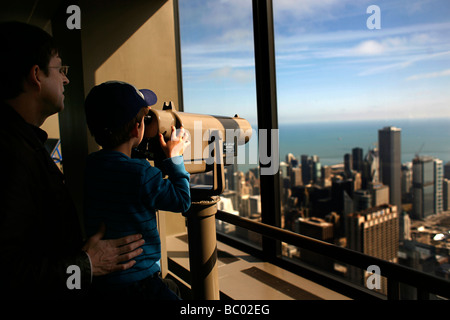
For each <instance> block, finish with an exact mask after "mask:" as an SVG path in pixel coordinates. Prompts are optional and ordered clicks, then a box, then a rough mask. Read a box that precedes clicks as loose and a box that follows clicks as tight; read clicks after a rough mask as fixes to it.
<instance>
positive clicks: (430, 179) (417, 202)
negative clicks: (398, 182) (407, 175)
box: [412, 156, 435, 219]
mask: <svg viewBox="0 0 450 320" xmlns="http://www.w3.org/2000/svg"><path fill="white" fill-rule="evenodd" d="M434 188H435V183H434V162H433V158H431V157H426V156H420V157H416V158H414V159H413V212H412V213H413V217H414V219H424V218H426V217H427V216H429V215H431V214H433V213H434V207H435V197H434V193H435V190H434Z"/></svg>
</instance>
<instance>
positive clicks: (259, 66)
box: [253, 0, 281, 258]
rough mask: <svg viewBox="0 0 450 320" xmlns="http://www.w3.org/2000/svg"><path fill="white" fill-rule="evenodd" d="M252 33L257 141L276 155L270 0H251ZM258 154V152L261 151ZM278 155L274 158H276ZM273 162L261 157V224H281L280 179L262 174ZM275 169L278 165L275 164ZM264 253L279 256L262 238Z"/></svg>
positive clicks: (276, 244)
mask: <svg viewBox="0 0 450 320" xmlns="http://www.w3.org/2000/svg"><path fill="white" fill-rule="evenodd" d="M253 32H254V43H255V75H256V98H257V111H258V129H259V130H261V129H262V130H265V131H264V132H265V133H266V135H265V136H264V137H261V135H259V141H260V143H261V141H263V142H264V140H261V139H265V140H266V142H267V148H266V150H268V152H267V156H269V155H271V156H272V159H273V158H274V157H273V155H274V154H275V153H278V152H279V151H278V145H277V146H276V148H274V146H273V145H271V141H272V132H271V129H278V116H277V94H276V91H277V89H276V76H275V48H274V31H273V10H272V0H253ZM277 143H278V141H277ZM260 152H261V149H260ZM278 156H279V155H278V154H277V159H278ZM271 165H274V164H273V163H270V164H265V163H261V157H260V194H261V208H262V209H261V211H262V212H261V219H262V221H263V222H264V223H266V224H269V225H273V226H280V225H281V200H280V192H281V191H280V177H279V172H278V170H277V172H276V173H275V174H261V172H262V168H266V167H270V166H271ZM275 165H276V166H277V167H278V164H275ZM262 246H263V251H264V252H265V254H266V256H267V257H268V258H269V257H277V256H279V255H280V254H281V245H280V243H279V242H278V241H274V240H273V239H268V238H266V237H263V241H262Z"/></svg>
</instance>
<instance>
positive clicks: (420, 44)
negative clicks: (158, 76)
mask: <svg viewBox="0 0 450 320" xmlns="http://www.w3.org/2000/svg"><path fill="white" fill-rule="evenodd" d="M251 3H252V1H251V0H179V8H180V34H181V55H182V73H183V93H184V110H185V111H186V112H195V113H205V114H218V115H226V116H227V115H229V116H234V115H235V114H236V113H237V114H239V115H240V116H241V117H244V118H246V119H248V120H249V121H250V123H252V124H254V123H256V83H255V64H254V49H253V24H252V4H251ZM373 5H375V6H376V8H375V9H376V11H373V10H368V8H369V9H371V8H372V7H371V6H373ZM273 9H274V31H275V54H276V76H277V84H276V85H277V105H278V120H279V122H280V124H282V123H301V122H317V121H345V120H369V119H382V120H387V119H416V118H450V1H448V0H408V1H405V0H389V1H381V0H370V1H366V0H358V1H354V0H320V1H318V0H273Z"/></svg>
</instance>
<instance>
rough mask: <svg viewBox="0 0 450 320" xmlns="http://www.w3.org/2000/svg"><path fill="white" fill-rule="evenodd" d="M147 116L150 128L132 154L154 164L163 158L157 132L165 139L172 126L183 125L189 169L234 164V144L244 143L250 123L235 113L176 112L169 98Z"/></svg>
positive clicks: (236, 146)
mask: <svg viewBox="0 0 450 320" xmlns="http://www.w3.org/2000/svg"><path fill="white" fill-rule="evenodd" d="M148 117H149V120H148V122H149V125H150V126H151V128H152V130H149V131H146V135H145V136H144V139H143V140H142V142H141V144H140V145H139V146H138V147H137V148H136V150H135V152H136V156H138V157H145V158H147V159H148V160H153V161H154V162H155V165H157V166H158V162H160V161H162V160H163V159H164V158H165V156H164V153H163V151H162V149H161V145H160V142H159V137H158V134H159V133H161V134H162V135H163V136H164V139H165V140H166V141H168V140H170V139H171V131H172V129H171V128H172V126H174V127H175V128H176V129H179V128H181V127H183V128H184V129H185V132H186V134H187V139H188V140H189V141H190V145H189V146H187V148H186V150H185V151H184V154H183V160H184V164H185V167H186V170H187V171H188V172H189V173H202V172H208V171H211V170H213V168H214V165H217V164H223V165H230V164H234V163H235V159H236V156H237V152H238V146H240V145H244V144H246V143H247V142H248V141H249V140H250V138H251V136H252V127H251V126H250V123H249V122H248V121H247V120H245V119H243V118H241V117H239V116H238V115H235V116H234V117H225V116H213V115H202V114H195V113H186V112H179V111H176V110H175V109H174V108H173V103H172V102H170V103H167V102H165V103H164V106H163V109H162V110H155V109H150V111H149V114H148ZM147 132H151V134H148V133H147Z"/></svg>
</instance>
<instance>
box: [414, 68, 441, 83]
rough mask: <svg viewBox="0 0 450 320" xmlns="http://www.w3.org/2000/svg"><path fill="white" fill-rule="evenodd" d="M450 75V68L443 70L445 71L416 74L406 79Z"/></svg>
mask: <svg viewBox="0 0 450 320" xmlns="http://www.w3.org/2000/svg"><path fill="white" fill-rule="evenodd" d="M448 76H450V69H447V70H443V71H436V72H430V73H422V74H416V75H413V76H410V77H408V78H406V80H408V81H411V80H421V79H431V78H439V77H448Z"/></svg>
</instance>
